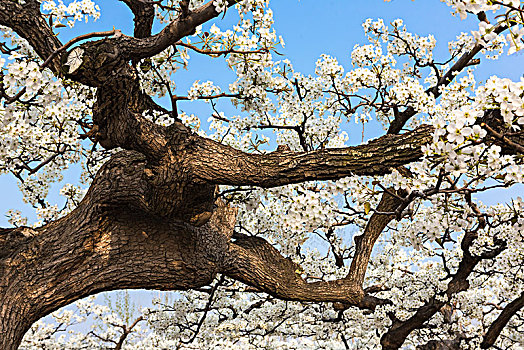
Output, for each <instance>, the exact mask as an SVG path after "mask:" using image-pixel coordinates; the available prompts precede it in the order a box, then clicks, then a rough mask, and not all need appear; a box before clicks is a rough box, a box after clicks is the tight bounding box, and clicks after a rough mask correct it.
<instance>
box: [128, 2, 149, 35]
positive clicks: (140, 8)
mask: <svg viewBox="0 0 524 350" xmlns="http://www.w3.org/2000/svg"><path fill="white" fill-rule="evenodd" d="M120 1H122V2H124V3H125V4H126V5H127V6H128V7H129V9H130V10H131V11H132V12H133V15H135V18H134V21H135V29H134V36H135V38H147V37H149V36H151V29H152V28H153V20H154V19H155V6H154V5H153V2H152V1H149V0H120Z"/></svg>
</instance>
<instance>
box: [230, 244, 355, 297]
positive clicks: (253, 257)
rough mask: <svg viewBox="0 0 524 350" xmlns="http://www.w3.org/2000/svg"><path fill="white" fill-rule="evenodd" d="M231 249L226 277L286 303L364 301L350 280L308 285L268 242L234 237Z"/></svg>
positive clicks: (296, 266) (295, 267)
mask: <svg viewBox="0 0 524 350" xmlns="http://www.w3.org/2000/svg"><path fill="white" fill-rule="evenodd" d="M234 238H236V240H235V242H234V243H232V244H231V246H230V254H231V257H230V259H231V262H230V263H229V264H227V267H226V270H225V273H226V275H228V276H230V277H232V278H234V279H236V280H238V281H241V282H244V283H246V284H248V285H250V286H253V287H255V288H257V289H258V290H261V291H264V292H266V293H268V294H270V295H272V296H275V297H278V298H279V299H284V300H298V301H316V302H339V303H344V304H349V305H356V304H358V303H360V302H361V301H362V300H363V297H364V291H363V289H362V286H361V285H358V284H356V283H355V282H354V281H352V280H349V279H339V280H336V281H327V282H323V281H320V282H312V283H308V282H306V281H305V280H304V279H303V278H302V277H301V276H300V274H301V268H300V266H299V265H297V264H295V263H294V262H292V261H291V260H290V259H286V258H284V257H283V256H282V255H281V254H280V252H279V251H278V250H276V249H275V248H274V247H273V246H272V245H271V244H269V243H268V242H267V241H266V240H264V239H262V238H259V237H247V236H234Z"/></svg>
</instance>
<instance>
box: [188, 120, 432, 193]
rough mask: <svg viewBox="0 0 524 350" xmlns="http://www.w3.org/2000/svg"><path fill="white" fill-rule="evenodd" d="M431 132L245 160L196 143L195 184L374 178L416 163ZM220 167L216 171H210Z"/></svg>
mask: <svg viewBox="0 0 524 350" xmlns="http://www.w3.org/2000/svg"><path fill="white" fill-rule="evenodd" d="M432 134H433V128H432V127H430V126H421V127H419V128H418V129H416V130H414V131H411V132H409V133H406V134H403V135H395V136H393V135H388V136H383V137H381V138H378V139H376V140H373V141H371V142H369V143H368V144H365V145H360V146H355V147H348V148H330V149H323V150H318V151H312V152H274V153H269V154H263V155H259V154H247V153H244V152H241V151H238V150H235V149H233V148H231V147H228V146H224V145H222V144H219V143H218V142H215V141H212V140H208V139H199V140H198V141H195V143H194V146H193V147H192V148H193V149H192V151H191V154H189V155H188V158H189V159H190V164H192V173H193V174H194V176H195V178H196V179H197V180H200V181H203V182H210V183H214V184H224V185H253V186H260V187H275V186H282V185H287V184H292V183H299V182H303V181H309V180H333V179H339V178H342V177H344V176H350V175H353V174H357V175H378V174H386V173H389V172H390V171H391V170H392V169H393V168H395V167H398V166H400V165H404V164H407V163H410V162H414V161H417V160H419V159H420V158H421V157H422V151H421V146H422V145H424V144H426V143H428V142H430V141H431V138H432ZM212 164H223V165H224V166H222V167H216V166H214V165H213V166H211V165H212Z"/></svg>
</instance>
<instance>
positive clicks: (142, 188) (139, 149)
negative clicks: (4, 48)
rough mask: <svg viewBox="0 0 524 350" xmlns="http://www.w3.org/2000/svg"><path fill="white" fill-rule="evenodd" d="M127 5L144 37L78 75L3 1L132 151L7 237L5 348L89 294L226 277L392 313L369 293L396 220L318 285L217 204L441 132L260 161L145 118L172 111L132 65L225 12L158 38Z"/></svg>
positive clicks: (412, 151)
mask: <svg viewBox="0 0 524 350" xmlns="http://www.w3.org/2000/svg"><path fill="white" fill-rule="evenodd" d="M121 1H122V2H124V3H125V4H127V5H128V6H129V7H130V9H131V10H132V11H133V13H134V15H135V36H134V37H128V36H125V35H121V36H118V37H111V38H106V39H103V40H97V41H90V42H87V43H84V44H82V45H81V46H82V48H83V49H84V52H85V53H84V56H83V62H82V64H81V66H80V67H79V69H78V70H76V71H75V72H74V74H68V68H67V67H66V66H64V65H63V63H64V62H65V61H66V59H67V55H68V53H67V52H62V51H60V52H57V50H58V49H59V48H60V47H62V44H61V43H60V41H59V40H58V39H57V38H56V36H54V35H53V33H52V30H51V28H49V26H48V25H47V23H46V21H45V20H44V18H43V17H42V16H41V15H40V13H39V5H38V3H37V2H36V1H33V0H28V1H27V4H26V5H20V4H19V3H18V2H16V1H5V0H2V1H0V24H1V25H4V26H8V27H11V28H13V30H15V31H16V32H17V33H18V34H19V35H20V36H21V37H23V38H25V39H27V40H28V42H29V43H30V45H31V46H33V48H34V49H35V50H36V52H37V53H38V55H40V57H41V58H42V59H43V60H44V61H45V60H46V59H47V58H48V57H50V56H51V55H55V56H52V57H54V58H53V59H51V61H50V65H49V68H50V69H51V70H52V71H53V72H54V73H55V74H56V75H57V76H65V77H66V78H68V79H71V80H74V81H76V82H80V83H83V84H86V85H89V86H93V87H96V88H97V102H96V105H95V107H94V109H93V123H94V127H93V131H94V137H93V139H94V140H95V141H97V142H99V143H100V145H102V146H103V147H105V148H107V149H111V148H116V147H120V148H122V149H124V151H122V152H120V153H117V154H116V155H114V156H113V157H112V158H111V159H110V161H108V162H107V163H106V164H105V165H104V166H103V167H102V169H101V170H100V171H99V172H98V174H97V176H96V178H95V180H94V181H93V183H92V185H91V187H90V189H89V191H88V193H87V195H86V196H85V198H84V199H83V201H82V202H81V203H80V205H79V206H78V207H77V208H76V209H75V210H74V211H73V212H71V213H70V214H69V215H67V216H66V217H64V218H62V219H60V220H57V221H56V222H53V223H50V224H48V225H46V226H43V227H41V228H38V229H31V228H17V229H5V230H1V231H0V334H1V335H2V336H1V337H0V349H6V350H12V349H16V348H17V346H18V344H19V343H20V341H21V339H22V337H23V335H24V333H25V332H26V331H27V330H28V328H29V327H30V326H31V324H32V323H33V322H35V321H37V320H38V319H39V318H41V317H43V316H45V315H47V314H48V313H50V312H52V311H54V310H56V309H58V308H60V307H62V306H65V305H67V304H69V303H71V302H73V301H75V300H78V299H80V298H82V297H85V296H87V295H91V294H94V293H97V292H101V291H108V290H114V289H122V288H146V289H160V290H186V289H191V288H198V287H200V286H203V285H206V284H209V283H210V282H211V281H212V280H213V278H214V277H215V276H216V274H217V273H222V274H225V275H227V276H229V277H232V278H234V279H237V280H239V281H242V282H244V283H246V284H248V285H251V286H253V287H255V288H257V289H258V290H260V291H264V292H267V293H269V294H271V295H273V296H275V297H278V298H281V299H286V300H298V301H316V302H328V301H329V302H337V303H340V304H342V305H344V307H348V306H350V305H355V306H359V307H363V308H369V309H374V307H375V306H376V305H378V304H384V303H388V301H384V300H380V299H378V298H375V297H372V296H369V295H366V294H365V292H364V290H363V287H362V286H363V282H364V278H365V272H366V268H367V264H368V261H369V258H370V256H371V252H372V249H373V246H374V244H375V242H376V240H377V239H378V237H379V235H380V234H381V232H382V231H383V230H384V228H385V227H386V225H387V224H388V223H389V222H390V221H391V220H393V219H394V218H395V216H394V215H389V214H388V215H384V214H379V213H375V214H373V215H372V217H371V219H370V221H369V223H368V225H367V227H366V229H365V231H364V233H363V235H362V236H360V237H359V238H358V239H356V253H355V258H354V260H353V262H352V265H351V271H350V273H349V274H348V276H347V277H346V278H343V279H340V280H337V281H332V282H315V283H308V282H306V281H305V280H304V279H302V278H301V277H300V275H298V274H297V273H296V270H297V266H296V265H295V264H294V263H292V262H291V261H290V260H288V259H286V258H285V257H283V256H282V255H281V254H280V252H279V251H278V250H276V249H275V248H274V247H273V246H271V245H270V244H269V243H268V242H266V241H265V240H263V239H261V238H256V237H247V236H242V235H235V236H234V235H233V227H234V225H235V220H236V211H235V209H234V208H230V207H229V206H227V205H226V204H224V203H223V202H221V201H220V200H216V199H215V190H216V185H219V184H226V185H254V186H261V187H274V186H281V185H286V184H293V183H300V182H303V181H308V180H328V179H338V178H341V177H344V176H348V175H352V174H360V175H376V174H386V173H388V172H390V171H391V170H392V169H394V168H398V167H401V166H402V165H404V164H408V163H410V162H413V161H417V160H419V159H420V157H421V156H422V152H421V146H422V145H424V144H426V143H428V142H430V141H431V137H432V129H431V127H428V126H421V127H419V128H418V129H416V130H414V131H411V132H407V133H405V134H402V135H395V134H397V133H398V131H399V130H400V129H401V128H402V126H403V125H404V124H405V122H406V121H407V120H408V119H409V118H410V117H411V116H412V115H414V113H411V112H409V113H408V112H406V114H405V116H404V117H403V118H401V119H399V120H398V121H397V122H396V123H393V124H392V130H390V133H389V134H390V135H386V136H384V137H382V138H379V139H377V140H374V141H372V142H370V143H368V144H365V145H360V146H357V147H350V148H343V149H324V150H319V151H313V152H298V153H295V152H290V151H283V152H274V153H269V154H265V155H255V154H248V153H244V152H241V151H238V150H235V149H233V148H231V147H228V146H225V145H222V144H220V143H217V142H215V141H212V140H209V139H205V138H202V137H199V136H197V135H196V134H193V133H192V132H191V131H190V130H188V129H187V128H186V127H184V126H183V125H182V124H181V123H179V122H176V123H175V124H174V125H172V126H170V127H167V128H166V127H161V126H159V125H156V124H154V123H152V122H150V121H148V120H147V119H146V118H145V117H144V116H143V114H144V113H148V111H152V110H155V109H159V110H162V107H160V106H157V105H156V104H155V103H154V102H153V100H152V99H151V98H150V97H149V96H146V95H144V94H143V92H142V91H140V88H139V81H138V77H137V76H136V73H135V71H134V69H133V67H132V65H131V64H130V61H133V62H136V61H137V60H139V59H141V58H147V57H151V56H152V55H154V54H157V53H159V52H161V51H162V50H164V49H165V48H167V47H168V46H170V45H173V44H174V43H176V42H177V41H178V40H180V39H181V38H183V37H184V36H186V35H188V34H191V33H192V32H193V31H194V29H195V27H196V26H198V25H200V24H202V23H204V22H206V21H208V20H210V19H212V18H214V17H216V16H218V13H216V11H215V10H214V5H213V2H212V1H210V2H209V3H207V4H205V5H203V6H202V7H201V8H199V9H196V10H194V11H189V10H188V9H187V7H183V8H182V9H181V16H180V17H179V18H178V19H177V20H175V21H173V22H172V23H170V24H169V25H167V26H166V27H165V28H164V30H162V31H161V32H160V33H158V34H156V35H154V36H151V23H152V5H151V2H149V1H146V0H121ZM234 3H235V1H229V5H230V6H231V5H233V4H234ZM183 4H187V2H183ZM466 63H467V62H466ZM459 68H460V67H459ZM457 69H458V68H457ZM402 203H403V202H402V200H400V199H399V198H397V197H395V196H393V195H390V194H387V193H385V194H384V195H383V197H382V200H381V202H380V204H379V206H378V208H377V210H378V211H379V212H380V211H382V212H394V211H395V210H396V209H397V208H398V207H399V205H401V204H402ZM465 255H466V258H468V256H467V254H466V252H465ZM470 258H471V259H473V258H472V257H470ZM476 263H477V261H476V260H475V261H469V260H468V261H466V262H465V263H463V264H462V265H461V267H460V268H459V272H458V273H457V276H455V278H454V279H453V281H452V282H451V283H450V286H449V287H450V290H449V291H448V294H450V295H451V294H453V293H456V292H458V291H460V290H463V288H465V285H466V284H467V276H468V275H469V273H470V272H471V269H472V268H473V266H475V264H476ZM441 307H442V305H441V303H440V302H438V301H435V300H431V301H429V302H428V304H427V305H426V306H424V307H423V308H421V309H420V310H419V312H417V314H416V315H415V316H413V320H411V321H410V322H407V321H406V322H396V323H394V325H393V327H392V329H391V330H390V332H388V333H387V334H385V335H384V337H383V338H382V340H383V342H382V344H383V346H384V348H387V349H396V348H398V347H399V346H401V344H402V343H403V341H404V339H405V338H406V337H407V336H408V335H409V333H410V332H411V331H412V330H413V329H414V328H416V327H418V326H420V325H421V324H423V323H424V322H425V321H426V320H427V319H428V318H429V317H431V316H432V315H433V314H434V313H435V312H437V311H438V310H439V309H440V308H441Z"/></svg>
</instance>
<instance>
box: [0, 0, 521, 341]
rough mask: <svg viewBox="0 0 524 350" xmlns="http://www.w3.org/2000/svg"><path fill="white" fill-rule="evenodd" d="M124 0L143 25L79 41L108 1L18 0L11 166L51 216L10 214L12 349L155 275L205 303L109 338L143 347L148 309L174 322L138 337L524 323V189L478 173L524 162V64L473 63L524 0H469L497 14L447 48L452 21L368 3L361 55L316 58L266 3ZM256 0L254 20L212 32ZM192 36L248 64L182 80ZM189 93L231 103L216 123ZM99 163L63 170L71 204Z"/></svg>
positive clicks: (8, 69) (468, 5) (243, 16)
mask: <svg viewBox="0 0 524 350" xmlns="http://www.w3.org/2000/svg"><path fill="white" fill-rule="evenodd" d="M120 1H122V2H123V3H125V4H126V5H127V6H128V7H129V9H130V10H131V11H132V12H133V14H134V16H135V17H134V36H127V35H124V34H122V33H121V32H120V31H119V30H116V29H114V30H112V31H108V32H95V33H87V34H85V35H81V36H78V37H76V38H74V39H72V40H71V41H69V42H67V43H63V42H61V41H60V40H59V38H58V37H57V35H56V33H55V32H56V30H57V29H58V28H61V27H63V26H64V24H63V23H64V22H66V23H67V24H69V25H71V26H72V25H73V24H74V21H76V20H82V19H84V18H85V19H87V18H88V17H90V16H94V17H97V16H98V15H99V12H98V8H97V6H96V5H95V4H94V3H93V2H91V1H90V0H83V1H72V2H70V3H69V4H68V5H64V4H63V3H62V2H60V3H59V4H56V3H55V2H54V1H44V2H40V1H38V0H25V1H17V0H1V1H0V25H2V26H3V27H2V28H1V30H2V32H3V33H4V38H6V40H9V41H5V42H2V43H0V45H1V46H0V48H1V51H2V53H3V54H4V56H3V57H4V58H0V68H1V75H2V76H1V78H2V79H1V80H0V96H1V99H2V104H3V107H2V109H0V116H1V119H2V131H1V134H2V138H1V141H0V142H1V152H2V161H1V169H2V171H3V172H6V173H7V172H9V173H11V174H13V175H14V176H16V177H17V178H18V179H19V183H20V188H21V191H22V192H23V194H24V198H25V200H27V201H28V202H29V203H31V204H32V205H33V206H34V207H35V208H36V210H37V212H38V214H39V218H40V222H38V223H36V224H35V225H33V226H32V227H28V226H26V225H27V222H26V221H25V220H24V219H23V218H22V217H21V215H20V213H19V212H16V211H12V212H11V213H10V215H11V223H12V224H13V226H14V227H12V228H5V229H2V230H1V231H0V300H1V307H0V334H2V337H1V338H0V348H2V349H16V348H17V347H18V346H19V345H20V343H21V342H22V338H23V336H24V334H25V333H26V332H27V331H28V330H29V329H30V328H31V325H32V324H33V323H34V322H36V321H38V320H39V319H40V318H42V317H43V316H45V315H47V314H49V313H51V312H52V311H55V310H57V309H59V308H61V307H63V306H65V305H68V304H70V303H72V302H74V301H76V300H79V299H81V298H84V297H86V296H89V295H93V294H95V293H98V292H101V291H110V290H115V289H136V288H145V289H157V290H178V291H187V292H183V293H182V297H181V299H182V300H179V301H177V302H178V303H179V305H180V308H181V310H184V314H181V313H178V312H173V311H177V310H174V309H170V308H169V306H168V305H165V306H164V308H163V309H161V310H157V311H156V312H155V313H150V314H148V315H143V316H139V317H138V318H136V319H135V322H131V321H132V317H131V318H129V317H128V318H129V320H128V321H126V322H128V323H125V324H122V323H119V322H120V321H119V322H116V321H114V324H115V325H116V326H118V327H119V329H120V334H118V336H117V337H116V338H114V339H113V338H111V339H109V338H107V337H114V336H115V334H110V333H111V332H109V333H108V334H106V335H105V336H104V337H101V336H100V335H93V334H94V333H93V334H92V336H95V337H96V336H97V337H98V340H100V341H102V342H103V341H106V342H109V343H111V342H112V343H114V346H115V348H120V347H122V346H123V345H124V343H125V341H126V338H127V337H128V335H129V334H130V333H131V332H132V330H133V329H135V326H136V324H137V323H139V322H141V321H142V320H145V319H148V321H149V325H150V328H151V332H150V333H149V335H147V334H146V335H144V337H146V338H147V337H149V336H152V337H155V336H157V335H158V334H160V333H162V332H164V335H163V336H159V337H158V338H149V340H147V341H145V340H141V341H142V343H140V341H138V343H136V346H137V347H143V348H148V347H149V348H150V347H152V346H155V347H162V346H164V347H167V348H170V347H173V348H174V347H180V348H212V347H218V348H221V347H225V346H234V344H235V341H234V339H235V338H237V337H239V336H241V337H242V340H241V341H240V343H237V344H236V345H237V346H243V347H244V346H245V347H248V346H252V347H254V348H262V347H271V348H272V347H276V346H279V347H284V346H287V347H288V348H299V347H309V348H311V347H316V348H333V349H339V348H344V347H345V348H348V349H349V348H352V347H358V348H361V347H366V346H367V347H370V348H376V347H377V346H379V345H378V344H380V346H382V348H383V349H398V348H400V347H403V346H405V347H407V348H410V347H411V348H413V347H415V346H417V348H418V349H458V348H459V347H460V346H465V347H469V348H478V347H479V346H480V347H482V348H489V347H491V346H494V344H497V346H498V347H499V348H512V347H513V348H518V347H519V346H520V345H519V344H522V341H523V338H522V334H523V333H522V332H523V330H524V325H523V320H524V318H523V316H524V315H523V314H522V312H521V309H522V307H523V306H524V289H523V287H524V284H523V283H522V282H523V277H524V275H523V272H522V267H523V261H524V259H523V257H524V250H523V249H522V246H523V245H522V243H523V241H524V215H523V210H524V202H523V201H522V199H521V198H520V197H516V196H514V198H513V199H512V200H511V202H509V203H506V204H497V205H491V206H488V205H484V204H482V203H481V202H480V201H479V200H478V199H476V198H475V194H477V193H480V192H486V191H489V190H493V189H496V188H510V187H511V186H513V185H515V184H517V183H522V182H523V180H524V165H523V159H524V158H523V150H524V133H523V132H522V126H523V125H524V100H523V97H524V82H523V81H522V80H521V81H520V82H513V81H511V80H509V79H502V78H497V77H492V78H490V79H489V80H488V81H486V82H484V83H477V82H476V80H475V76H474V67H475V66H476V65H478V64H479V63H480V60H479V58H478V57H477V56H479V55H480V54H482V53H483V54H484V55H485V56H486V57H488V58H495V59H496V58H497V57H498V55H500V54H502V53H503V52H505V51H506V50H507V51H508V53H513V52H516V51H518V50H519V49H521V47H522V45H523V44H522V38H523V36H524V29H523V27H522V24H523V22H524V20H523V16H524V5H523V4H522V3H521V2H519V1H511V0H505V1H487V0H484V1H480V0H479V1H459V0H447V1H446V2H447V3H448V5H450V6H452V8H453V10H454V11H455V12H456V13H457V14H459V15H460V16H461V17H466V16H468V15H469V16H471V15H474V16H477V17H478V20H479V27H478V30H474V31H473V36H471V35H468V34H461V35H460V36H458V37H457V40H456V41H454V42H452V43H450V57H449V58H447V59H446V60H445V61H444V62H439V61H437V60H436V59H434V58H433V55H432V50H433V48H434V47H435V39H434V38H433V37H432V36H431V35H430V36H428V37H420V36H418V35H415V34H411V33H409V32H408V31H407V29H406V28H405V26H404V25H403V23H402V21H401V20H397V21H395V22H393V23H391V24H390V25H389V26H387V25H385V24H384V23H383V21H381V20H377V21H372V20H366V22H365V23H364V30H365V33H366V36H367V37H368V39H369V42H370V43H369V44H368V45H359V46H356V47H355V48H354V50H353V52H352V54H351V60H352V63H353V65H354V66H355V68H354V69H352V70H350V71H349V72H348V73H346V74H344V68H343V67H342V65H340V64H339V63H338V62H337V60H336V59H335V58H332V57H330V56H327V55H323V56H322V57H321V58H320V59H319V60H318V62H317V65H316V76H306V75H302V74H300V73H299V72H296V71H295V70H294V69H293V66H292V64H291V62H289V61H288V60H281V61H275V57H274V56H275V53H276V52H277V51H278V47H279V45H280V43H281V39H280V38H279V37H277V35H276V34H275V32H274V30H272V28H271V24H272V12H271V10H270V9H269V8H268V1H267V0H244V1H233V0H228V1H225V0H215V1H209V2H204V1H201V0H199V1H197V0H193V1H189V0H180V1H178V0H172V1H147V0H120ZM391 6H394V5H393V4H392V5H391ZM234 9H236V10H237V12H238V18H239V22H238V25H237V26H235V27H233V28H231V29H230V30H227V31H222V30H220V29H219V28H218V27H216V26H215V25H213V26H212V27H211V28H210V29H209V30H208V31H203V30H202V29H201V28H202V27H201V26H202V25H204V24H206V23H207V22H209V21H211V20H213V19H214V18H220V16H223V15H225V12H232V11H233V12H235V10H234ZM491 10H493V11H494V12H493V14H492V13H491V12H488V11H491ZM155 20H157V21H158V22H160V23H163V25H164V28H163V29H162V30H161V31H160V32H159V33H158V34H154V35H153V34H152V27H153V23H154V21H155ZM475 29H477V28H475ZM88 39H90V40H88ZM507 46H509V49H508V48H506V47H507ZM189 52H191V53H196V54H202V55H208V56H211V57H217V58H218V57H225V59H226V60H227V63H228V64H229V66H230V67H231V69H232V71H233V72H234V73H235V74H236V77H237V79H236V80H235V81H234V82H233V83H232V84H231V85H230V86H229V88H228V89H226V90H222V89H221V88H219V87H218V86H215V85H214V84H213V83H211V82H198V81H197V82H195V84H193V87H192V88H191V89H190V90H189V91H188V93H187V95H177V94H175V93H174V82H173V81H172V76H173V74H175V72H176V71H177V69H179V68H180V67H183V66H185V65H187V60H188V59H189V56H188V53H189ZM7 56H8V57H7ZM6 58H7V59H6ZM164 95H166V96H167V97H168V101H169V102H170V108H166V107H165V106H163V105H162V104H161V103H160V102H159V101H160V100H159V99H158V98H160V97H162V96H164ZM223 99H229V100H231V101H232V102H233V104H234V105H235V106H237V108H239V109H240V110H241V112H240V115H239V116H232V115H226V114H225V113H223V111H221V110H220V102H219V101H220V100H223ZM184 100H205V101H208V102H209V103H210V105H211V107H212V109H213V111H214V113H213V116H212V120H211V124H210V130H209V133H206V132H204V131H203V130H202V129H200V128H199V125H200V122H199V119H198V118H197V117H196V116H194V115H187V114H185V113H182V112H180V111H179V107H178V105H177V103H178V102H179V101H184ZM370 117H373V118H374V119H376V120H378V121H379V122H380V123H381V124H382V125H383V127H384V130H386V131H385V134H384V136H382V137H379V138H378V139H375V140H372V141H370V142H368V143H363V144H360V145H357V146H352V147H347V146H346V143H347V134H346V132H345V131H343V130H344V129H345V128H347V122H348V121H350V120H352V119H354V120H356V121H358V122H360V123H362V125H364V124H365V123H367V122H368V121H369V118H370ZM267 130H272V131H274V135H275V138H274V139H273V140H272V141H270V138H269V136H268V134H267V132H266V131H267ZM275 142H276V143H278V145H279V146H278V148H277V149H276V150H274V151H272V152H270V151H269V149H270V148H269V147H273V146H275ZM77 162H81V164H82V167H83V170H84V171H83V174H82V181H83V184H84V185H85V186H89V188H88V190H87V191H86V192H84V191H83V190H82V189H81V187H77V186H72V185H68V186H66V187H64V189H63V190H62V194H63V195H64V196H66V197H67V198H68V202H67V205H66V206H65V207H64V208H63V209H60V210H59V209H58V207H57V206H56V205H51V204H50V203H49V202H48V201H47V200H46V197H47V192H48V188H49V186H50V184H51V183H53V182H55V181H57V180H60V179H61V176H62V172H63V171H64V170H65V169H66V168H67V167H68V165H69V164H72V163H77ZM514 188H515V187H514ZM277 218H278V219H277ZM348 232H353V233H354V235H353V242H354V244H352V242H351V240H350V239H349V237H348ZM312 236H319V237H321V238H322V239H323V240H324V241H325V242H326V245H327V247H328V248H327V249H324V250H323V251H322V250H314V249H310V248H311V247H308V244H307V242H306V241H307V239H308V238H310V237H312ZM82 305H83V306H82ZM79 308H80V309H81V310H84V311H82V312H84V313H87V312H88V311H86V310H89V309H90V308H91V306H90V304H85V303H84V304H81V305H80V306H79ZM97 310H98V311H94V312H95V313H98V314H99V315H102V314H103V313H104V312H107V310H105V309H104V310H102V311H100V310H99V309H97ZM178 311H180V310H178ZM60 317H62V318H63V320H65V319H67V320H66V321H64V322H65V323H68V322H71V319H72V316H71V315H70V314H69V316H64V315H62V316H60ZM126 317H127V316H126ZM166 320H167V321H166ZM108 322H109V321H108ZM109 324H111V322H109ZM118 327H117V328H118ZM162 328H163V330H162V331H160V329H162ZM203 329H207V332H203V331H202V330H203ZM32 332H33V334H35V332H36V331H35V328H33V330H32ZM166 332H167V333H166ZM51 333H52V332H51ZM168 333H169V334H170V335H166V334H168ZM162 337H164V338H163V340H162V341H165V339H166V337H167V338H169V339H171V340H170V342H168V343H165V344H168V345H165V344H164V345H162V344H161V343H160V340H159V339H161V338H162ZM170 337H171V338H170ZM86 339H87V338H84V340H85V341H87V340H86ZM155 339H156V340H155ZM290 339H292V340H293V341H292V342H290V341H289V340H290ZM127 340H128V339H127ZM239 344H240V345H239Z"/></svg>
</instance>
